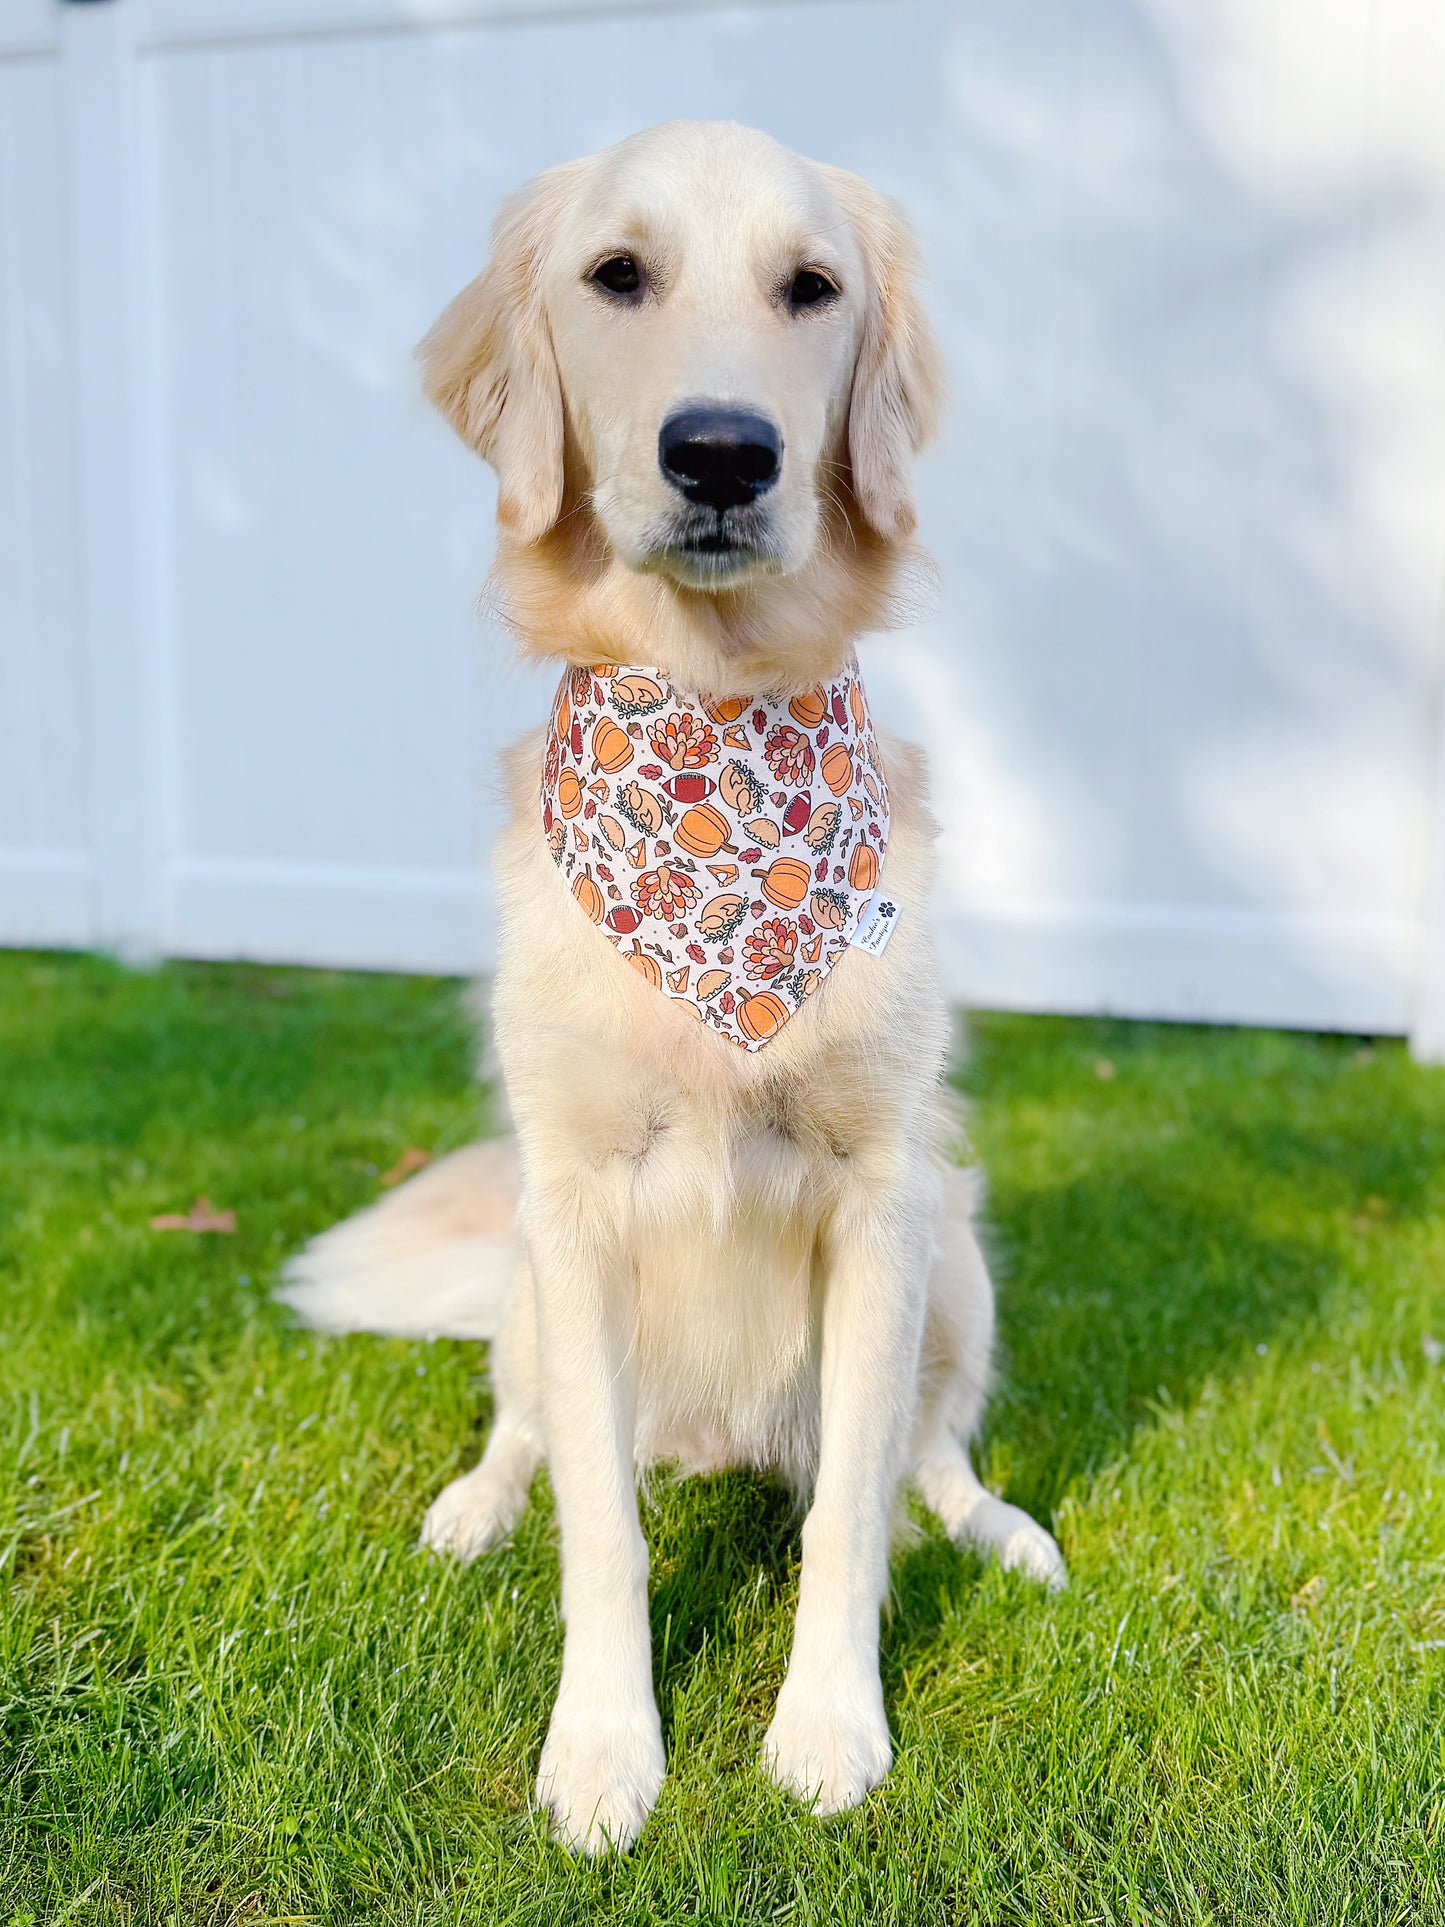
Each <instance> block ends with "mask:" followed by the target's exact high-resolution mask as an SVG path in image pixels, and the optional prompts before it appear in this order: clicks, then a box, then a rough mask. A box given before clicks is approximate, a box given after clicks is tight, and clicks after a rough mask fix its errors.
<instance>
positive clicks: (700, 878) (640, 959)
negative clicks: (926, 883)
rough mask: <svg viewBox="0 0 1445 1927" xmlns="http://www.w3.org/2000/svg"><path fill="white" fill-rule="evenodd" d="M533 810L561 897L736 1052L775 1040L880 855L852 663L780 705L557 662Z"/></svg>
mask: <svg viewBox="0 0 1445 1927" xmlns="http://www.w3.org/2000/svg"><path fill="white" fill-rule="evenodd" d="M541 804H542V825H543V831H544V833H545V835H546V838H547V842H548V846H549V848H550V849H551V852H552V856H553V859H554V861H555V862H556V863H557V866H558V868H559V869H560V870H561V872H562V875H563V878H564V879H565V881H566V882H567V884H568V887H569V888H570V889H571V892H572V895H573V897H574V899H575V900H576V902H577V905H578V907H579V908H580V909H581V910H582V911H583V913H584V914H585V915H586V916H587V917H589V918H590V919H591V921H592V922H593V923H595V924H596V925H597V926H598V928H599V929H600V930H601V932H602V934H603V935H604V936H605V937H606V938H607V939H608V940H609V942H611V943H612V944H613V945H614V947H615V948H616V949H617V950H618V951H619V952H620V953H621V954H622V956H623V957H624V958H625V959H626V961H627V962H628V963H629V964H630V965H631V966H632V967H633V969H635V970H636V971H638V972H639V974H640V975H641V976H643V977H645V978H646V979H647V980H648V982H649V983H651V984H652V985H653V986H654V988H655V989H657V990H658V991H660V992H661V994H662V995H663V996H665V997H668V998H670V999H671V1000H672V1001H674V1002H678V1003H682V1004H685V1005H687V1006H689V1008H690V1009H691V1011H692V1014H693V1015H694V1016H696V1017H698V1018H699V1019H700V1020H701V1021H702V1022H704V1023H706V1024H707V1025H709V1026H710V1027H711V1028H713V1029H715V1030H717V1031H718V1032H719V1034H720V1035H722V1036H724V1037H726V1038H727V1039H728V1040H729V1041H730V1042H731V1043H734V1044H738V1045H741V1046H742V1048H743V1049H745V1050H760V1049H761V1048H762V1047H763V1045H764V1044H766V1043H768V1042H770V1041H771V1039H772V1038H774V1037H776V1036H777V1034H778V1032H779V1031H780V1030H781V1029H782V1028H783V1026H784V1025H785V1024H786V1023H787V1021H788V1019H789V1018H790V1017H791V1016H792V1015H793V1014H794V1012H795V1011H797V1010H798V1009H800V1008H801V1007H802V1005H803V1004H804V1003H805V1002H806V1001H807V999H808V998H809V997H811V996H813V995H814V994H815V993H816V992H817V990H818V989H819V987H820V986H821V984H822V982H823V980H824V978H825V977H826V976H827V974H828V972H829V971H830V970H831V969H832V968H833V965H834V964H835V963H836V962H837V961H838V959H839V958H840V957H841V956H842V955H843V954H844V953H845V952H846V950H847V949H848V946H849V943H850V941H851V939H852V937H853V935H854V932H855V931H856V930H857V927H858V923H859V919H860V917H861V916H862V914H863V912H864V910H865V909H866V908H867V906H868V904H869V902H870V900H871V898H872V897H873V894H874V892H875V890H876V889H877V887H878V879H879V873H880V870H881V866H882V862H883V858H884V856H885V854H886V852H887V849H888V828H889V812H888V784H887V780H886V778H885V776H884V773H883V766H882V760H881V758H880V756H879V753H878V743H877V738H876V736H875V734H874V730H873V722H872V718H871V716H870V715H869V711H868V699H867V697H866V695H865V694H864V691H863V685H862V682H861V681H860V679H859V676H858V667H857V664H856V663H855V662H850V663H849V664H848V665H847V667H846V668H845V669H844V670H843V672H842V674H841V675H840V676H839V677H838V679H837V680H836V681H835V682H831V683H826V684H822V683H820V684H818V685H816V686H815V687H814V688H812V689H808V690H804V691H803V692H802V693H801V694H800V695H796V696H794V697H792V698H791V699H789V700H776V699H773V698H770V697H738V696H729V697H722V698H718V697H710V696H701V695H695V694H691V693H689V692H688V691H686V690H682V689H679V688H678V687H677V686H676V685H675V684H674V683H673V682H672V681H671V679H670V678H669V677H668V676H667V675H666V674H665V672H664V671H662V670H660V669H637V668H620V667H618V666H617V665H616V664H611V663H601V664H597V665H594V666H593V667H592V668H585V669H584V668H573V669H568V670H567V671H566V673H565V674H564V675H563V677H562V681H561V685H560V687H559V688H558V690H557V694H556V697H555V699H554V701H553V704H552V715H551V721H550V724H549V727H548V730H547V738H546V743H545V746H544V750H543V759H542V786H541ZM569 829H570V831H571V835H570V836H569V835H568V831H569Z"/></svg>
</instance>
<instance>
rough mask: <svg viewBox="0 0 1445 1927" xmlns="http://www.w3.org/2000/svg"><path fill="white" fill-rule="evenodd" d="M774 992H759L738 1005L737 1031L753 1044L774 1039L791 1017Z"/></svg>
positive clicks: (786, 1007)
mask: <svg viewBox="0 0 1445 1927" xmlns="http://www.w3.org/2000/svg"><path fill="white" fill-rule="evenodd" d="M792 1014H793V1013H792V1012H791V1011H790V1010H789V1009H788V1006H787V1005H786V1004H785V1003H784V1002H783V1000H782V998H781V997H779V996H778V995H777V994H776V992H774V991H771V990H760V991H759V992H758V994H757V995H756V996H755V997H744V998H743V1000H742V1002H741V1003H740V1004H739V1005H738V1029H739V1030H740V1031H741V1032H742V1034H743V1036H744V1037H747V1038H750V1039H751V1040H752V1041H753V1042H755V1043H761V1042H762V1041H763V1040H764V1039H765V1038H768V1037H775V1036H776V1035H777V1034H778V1032H779V1031H780V1030H781V1029H782V1028H783V1025H784V1024H786V1023H787V1021H788V1019H789V1018H790V1017H791V1016H792Z"/></svg>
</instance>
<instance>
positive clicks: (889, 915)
mask: <svg viewBox="0 0 1445 1927" xmlns="http://www.w3.org/2000/svg"><path fill="white" fill-rule="evenodd" d="M902 915H903V906H902V905H901V904H898V903H895V902H894V901H893V898H892V897H885V896H883V895H882V894H881V893H880V892H878V891H876V890H875V891H874V893H873V895H872V896H871V897H870V898H869V899H868V902H867V904H866V905H865V906H864V910H863V914H862V916H861V917H859V919H858V928H857V929H856V930H855V931H854V932H853V935H852V936H851V937H850V938H849V942H850V943H853V944H856V945H857V947H858V949H860V950H866V951H867V952H868V955H869V956H870V957H881V956H882V955H883V952H884V951H885V950H886V949H887V948H888V939H889V938H890V937H891V936H892V935H893V932H894V930H895V929H896V927H897V924H898V919H899V918H900V917H901V916H902Z"/></svg>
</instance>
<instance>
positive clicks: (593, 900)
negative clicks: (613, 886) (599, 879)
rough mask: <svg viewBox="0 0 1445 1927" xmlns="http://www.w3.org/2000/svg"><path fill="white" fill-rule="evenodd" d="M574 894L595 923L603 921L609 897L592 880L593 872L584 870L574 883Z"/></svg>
mask: <svg viewBox="0 0 1445 1927" xmlns="http://www.w3.org/2000/svg"><path fill="white" fill-rule="evenodd" d="M572 894H573V896H574V897H576V899H577V901H578V902H579V903H580V904H581V905H582V908H583V909H584V910H585V911H586V912H587V914H588V916H589V917H591V919H592V921H593V922H594V923H601V921H602V917H603V913H604V912H605V911H606V909H607V899H606V898H605V897H604V896H603V894H602V892H601V891H600V890H599V889H598V887H597V885H596V884H595V883H594V882H593V880H592V872H591V871H590V870H584V871H583V872H582V874H581V876H579V877H578V879H577V881H576V882H575V883H574V884H573V885H572Z"/></svg>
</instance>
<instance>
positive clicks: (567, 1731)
mask: <svg viewBox="0 0 1445 1927" xmlns="http://www.w3.org/2000/svg"><path fill="white" fill-rule="evenodd" d="M665 1770H666V1766H665V1761H664V1758H663V1752H662V1726H661V1723H660V1722H659V1720H658V1717H657V1708H656V1706H655V1705H651V1706H648V1707H646V1708H642V1709H638V1710H636V1711H631V1712H624V1711H622V1710H620V1709H617V1708H611V1709H609V1708H606V1707H603V1706H592V1707H587V1706H582V1705H580V1704H577V1703H575V1702H569V1703H567V1704H564V1703H563V1701H562V1700H560V1699H559V1700H558V1702H557V1704H556V1706H555V1707H554V1708H553V1709H552V1724H551V1726H550V1727H549V1728H548V1731H547V1742H546V1745H545V1746H544V1747H543V1748H542V1761H541V1765H540V1766H539V1767H538V1769H537V1804H538V1805H539V1806H540V1807H544V1808H545V1809H546V1810H547V1812H548V1813H549V1814H550V1815H551V1820H552V1836H553V1838H554V1839H555V1840H558V1841H560V1843H561V1844H562V1845H563V1846H564V1847H567V1848H569V1849H570V1850H571V1851H572V1852H573V1853H585V1854H589V1855H595V1854H600V1853H607V1852H608V1851H609V1850H610V1851H613V1852H616V1853H626V1851H627V1849H628V1848H629V1847H630V1846H631V1845H632V1843H633V1841H634V1840H636V1838H637V1836H638V1834H639V1833H641V1831H642V1829H643V1827H644V1825H645V1824H646V1822H647V1816H648V1814H649V1813H651V1811H652V1808H653V1803H654V1802H655V1801H656V1799H657V1796H658V1794H659V1793H660V1792H661V1790H662V1780H663V1774H664V1772H665Z"/></svg>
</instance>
